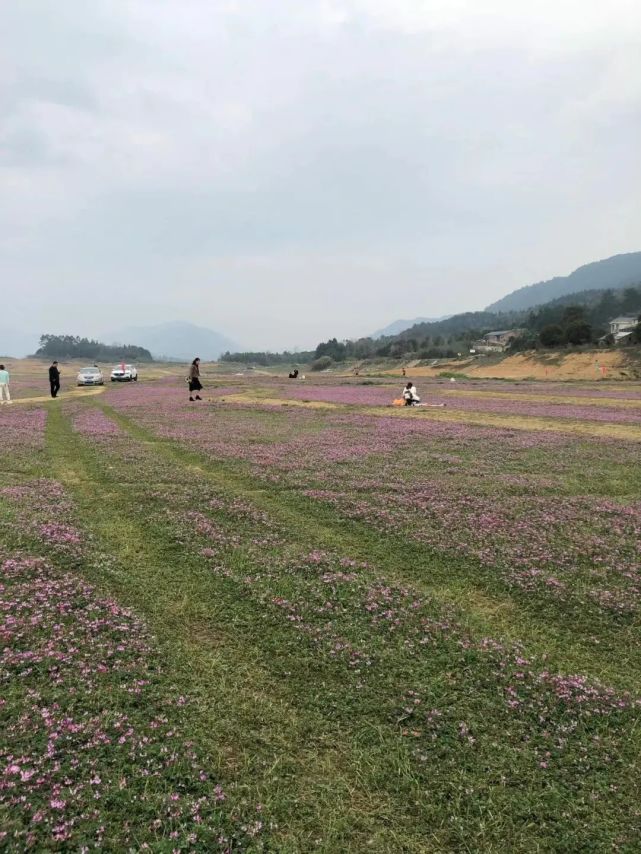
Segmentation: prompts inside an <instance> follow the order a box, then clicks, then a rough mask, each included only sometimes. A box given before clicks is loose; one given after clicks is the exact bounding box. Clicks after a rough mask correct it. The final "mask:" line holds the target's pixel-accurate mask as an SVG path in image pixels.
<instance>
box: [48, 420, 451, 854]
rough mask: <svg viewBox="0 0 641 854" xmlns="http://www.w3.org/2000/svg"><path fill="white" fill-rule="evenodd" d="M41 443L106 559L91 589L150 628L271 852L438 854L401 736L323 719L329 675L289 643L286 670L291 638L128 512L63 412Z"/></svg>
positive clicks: (331, 689) (200, 732)
mask: <svg viewBox="0 0 641 854" xmlns="http://www.w3.org/2000/svg"><path fill="white" fill-rule="evenodd" d="M47 440H48V447H49V449H50V453H51V465H52V469H53V472H52V473H53V474H54V475H55V477H57V478H58V479H59V480H60V481H61V482H62V483H63V484H64V485H65V487H66V488H67V489H68V490H69V491H70V493H71V494H72V495H73V498H74V502H75V504H76V505H77V506H78V508H79V509H80V511H81V512H82V514H83V521H84V522H85V523H86V527H88V528H89V529H90V530H91V531H92V533H93V534H94V537H95V538H96V540H97V542H98V543H99V545H100V548H101V550H102V551H103V552H104V553H105V555H106V556H107V558H108V560H105V561H103V562H102V565H97V566H96V569H95V577H94V578H91V579H90V580H91V581H94V582H96V583H98V584H100V585H101V586H105V585H106V586H107V587H108V588H109V589H110V590H111V591H112V592H114V593H115V594H116V595H117V597H118V598H119V599H120V600H121V601H123V602H124V603H126V605H127V606H128V607H131V608H134V609H136V610H137V611H138V613H140V614H144V615H145V617H146V619H147V620H148V622H149V624H150V626H151V628H152V630H153V631H154V634H155V635H156V637H157V638H158V639H159V642H160V644H161V646H162V649H163V652H164V654H165V655H166V657H167V659H168V661H169V663H170V667H169V669H170V671H171V672H172V677H173V681H175V682H176V683H177V684H179V685H181V686H182V687H183V688H184V692H185V693H188V694H189V695H190V697H192V698H193V700H192V708H193V709H194V720H193V723H194V738H195V740H197V741H198V742H199V743H200V744H201V745H204V747H205V749H206V750H207V751H208V752H209V753H210V754H211V755H212V756H216V757H217V761H218V763H219V765H220V766H222V767H224V768H225V770H226V772H227V776H229V775H230V774H235V775H236V777H237V779H238V781H239V782H238V788H237V789H236V794H238V789H241V790H246V793H247V798H248V800H249V801H250V802H260V803H263V804H264V805H265V814H266V815H269V816H270V817H271V818H272V819H275V820H276V821H277V823H278V825H279V827H280V829H279V830H277V831H275V832H274V836H275V838H276V839H277V840H278V843H277V847H276V848H274V849H272V850H275V851H283V852H289V851H291V852H299V851H300V852H307V851H309V850H310V849H312V848H313V849H314V850H318V851H327V852H332V854H334V852H336V851H346V852H347V851H361V850H364V849H365V848H366V849H367V850H369V851H380V852H387V851H389V850H402V851H408V852H414V851H416V852H419V851H421V852H422V851H430V850H444V848H443V847H442V846H439V845H438V844H437V843H436V841H435V842H434V844H433V845H432V844H430V845H427V844H426V843H425V841H424V834H422V833H421V832H418V831H417V830H416V822H417V820H418V818H417V811H418V804H419V803H420V802H421V801H422V800H423V801H424V799H425V797H426V794H425V793H423V792H422V791H420V790H419V788H418V786H417V784H416V781H415V780H414V778H413V775H412V771H411V767H410V763H409V756H408V755H407V752H406V748H405V746H404V745H402V744H400V745H399V743H398V738H397V736H396V734H395V733H394V732H393V731H391V730H389V729H388V728H385V727H382V728H380V730H378V731H375V732H374V731H372V732H368V733H364V732H361V733H360V735H359V736H358V737H356V732H353V731H352V729H351V726H349V725H348V726H347V727H346V725H345V722H344V721H341V720H340V719H336V718H335V717H334V716H333V714H332V713H331V712H330V714H329V715H328V714H327V712H326V711H323V707H324V701H325V702H326V698H327V696H330V697H331V696H332V695H333V694H335V693H336V692H337V691H340V690H341V686H340V678H339V677H340V674H339V673H338V672H336V669H335V668H334V667H333V666H331V665H330V666H326V665H322V664H319V662H318V659H317V656H315V654H314V651H313V650H312V649H309V650H307V649H306V648H305V646H304V645H301V644H300V641H299V640H298V639H296V640H295V657H294V658H292V655H293V653H292V637H291V633H290V631H289V629H288V627H284V628H282V629H279V628H278V627H274V626H273V625H269V628H268V631H267V629H266V628H265V626H266V623H265V615H264V613H263V612H262V611H260V610H259V609H258V608H256V607H255V606H254V605H253V604H252V603H250V602H247V601H242V597H241V601H239V591H238V589H237V587H236V586H235V585H234V584H233V582H231V581H227V580H224V579H219V578H216V577H214V576H212V574H211V572H209V570H208V569H207V567H206V565H205V564H204V562H203V560H202V559H198V557H196V556H194V555H193V554H190V553H189V552H188V551H186V550H184V549H181V548H180V547H179V546H178V545H176V544H175V543H172V542H171V541H170V540H169V539H162V531H159V530H158V528H157V527H154V526H153V525H151V524H147V523H146V522H145V521H144V514H142V513H141V510H136V511H132V510H131V509H130V498H131V491H130V488H129V485H128V484H117V483H114V482H109V483H102V482H101V478H100V468H99V465H98V463H97V459H96V456H95V451H94V450H92V449H90V448H88V447H87V446H86V445H83V443H82V441H81V440H80V439H79V438H78V437H77V436H76V435H75V434H74V433H73V432H72V430H71V425H70V423H69V421H68V419H67V418H66V416H65V415H64V414H63V413H62V412H61V411H60V410H53V411H52V412H51V415H50V418H49V422H48V428H47ZM135 441H137V439H136V440H135ZM153 444H154V445H155V443H153ZM181 462H182V461H181V460H178V459H176V463H181ZM194 473H195V476H200V475H198V474H197V473H196V471H195V470H194ZM239 559H240V560H242V557H241V558H239ZM241 594H242V591H241ZM310 684H311V685H312V686H313V685H316V687H315V688H311V689H310ZM303 689H306V690H303ZM330 707H331V703H330ZM230 745H233V748H230V747H229V746H230ZM385 769H387V772H386V770H385ZM228 788H229V787H228ZM408 804H409V806H408ZM424 805H425V804H424ZM428 812H429V811H428V810H427V808H426V814H428ZM437 837H438V834H436V836H435V837H434V838H435V840H436V839H437ZM316 840H318V841H316Z"/></svg>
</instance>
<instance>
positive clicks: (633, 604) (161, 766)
mask: <svg viewBox="0 0 641 854" xmlns="http://www.w3.org/2000/svg"><path fill="white" fill-rule="evenodd" d="M397 385H398V384H396V385H393V384H391V383H390V382H389V381H387V380H381V381H378V380H377V381H376V384H375V385H374V384H372V385H361V384H360V383H358V382H356V381H355V380H351V381H348V382H347V381H346V382H339V381H337V380H332V379H327V378H323V379H321V380H314V381H313V382H312V383H310V382H307V384H305V385H303V384H289V385H288V384H286V383H284V382H282V381H280V380H275V379H271V378H258V377H257V378H255V379H246V378H239V379H236V378H231V377H224V378H220V379H219V380H217V381H215V382H212V381H211V380H210V381H208V382H207V383H206V395H205V396H206V398H207V399H206V400H205V401H203V403H202V404H200V405H193V404H189V402H188V401H187V395H186V394H185V388H184V384H183V383H179V382H178V381H176V382H172V381H171V380H170V379H167V378H163V379H162V380H161V379H159V380H158V381H155V382H149V383H147V384H143V383H139V384H138V386H137V387H120V388H116V389H107V391H106V393H105V394H104V395H101V396H97V397H91V398H89V397H88V398H87V399H86V400H79V399H78V398H77V397H74V398H73V399H70V400H69V401H67V402H65V401H64V400H61V401H56V402H55V404H53V405H52V404H47V405H46V406H43V405H41V404H38V405H37V406H36V405H33V406H32V407H27V406H25V407H22V408H20V409H19V408H18V407H15V408H12V409H9V408H7V409H6V410H3V411H2V413H0V422H1V424H0V426H1V427H2V431H3V438H4V441H5V447H6V448H7V449H8V451H9V453H8V458H9V459H10V461H11V462H10V464H9V465H7V466H5V467H4V469H3V471H2V474H1V475H0V513H1V516H0V620H1V623H0V632H1V633H2V644H1V646H2V670H1V678H2V694H1V699H0V723H1V724H2V727H1V731H2V735H1V736H0V739H1V741H0V828H1V833H2V836H1V837H0V848H2V849H3V850H10V851H22V850H30V849H31V850H51V851H66V850H86V851H91V850H111V851H129V850H131V851H138V850H151V851H163V852H164V851H167V852H170V851H203V852H207V851H221V852H222V851H250V852H251V851H275V852H276V851H277V852H308V851H325V852H337V851H341V852H342V851H355V852H359V851H377V852H391V851H407V852H431V851H453V850H455V851H459V850H460V851H495V850H499V849H503V850H505V849H507V850H518V851H563V852H565V851H630V852H632V851H637V850H639V845H640V844H641V841H640V840H641V809H640V808H639V803H641V790H640V789H641V784H640V782H639V780H640V779H641V775H640V773H639V772H640V771H641V769H640V768H639V748H640V746H641V733H640V731H639V730H640V728H639V727H638V721H639V716H640V714H641V690H640V689H639V685H640V684H641V680H640V678H639V677H640V676H641V649H640V645H639V623H640V610H641V575H640V574H641V547H640V544H641V488H640V487H639V468H640V466H639V460H640V457H641V441H639V439H635V438H634V437H635V432H634V431H635V430H636V428H637V425H638V426H641V423H640V422H641V408H638V407H639V402H640V400H641V393H640V390H639V388H638V387H636V386H635V385H633V384H628V385H626V386H621V387H617V386H614V385H607V386H604V387H598V386H596V385H595V384H592V385H591V386H589V387H588V386H567V387H566V386H564V387H563V388H562V389H561V388H559V387H555V390H553V391H549V390H548V389H547V388H546V387H544V385H543V384H532V386H531V387H529V386H528V384H526V383H520V384H518V386H516V385H514V386H513V384H509V385H508V384H504V383H503V384H501V383H490V382H487V381H484V382H483V383H478V384H475V383H465V384H460V385H459V386H457V387H456V388H452V387H451V386H450V385H449V384H445V383H434V384H433V386H431V387H429V386H427V384H424V387H423V388H422V389H421V391H422V392H423V395H424V399H428V398H429V399H434V400H439V399H440V400H443V401H446V402H447V404H448V405H447V407H446V410H447V411H449V410H452V411H456V407H457V406H458V407H459V411H460V412H463V414H465V413H466V412H467V411H468V408H469V407H472V406H474V407H475V413H477V414H478V413H480V418H479V419H477V421H476V422H474V423H472V422H469V421H465V420H457V419H456V418H454V417H451V418H450V416H449V415H447V416H443V415H442V412H441V410H434V411H432V412H430V411H429V410H425V411H423V412H412V413H405V412H404V413H402V415H400V416H399V413H397V412H394V411H393V410H391V409H388V407H387V406H386V404H387V403H389V400H390V399H391V398H392V397H393V396H395V393H396V392H397V391H398V389H397V388H396V386H397ZM564 395H565V396H566V397H567V399H568V400H569V401H570V402H567V403H565V402H564V401H563V399H562V398H563V396H564ZM550 398H561V400H552V401H551V400H550ZM288 401H289V403H288ZM307 401H309V402H310V405H309V406H308V405H307V403H306V402H307ZM318 402H327V403H328V404H331V406H330V408H316V407H315V406H314V405H313V404H315V403H318ZM526 410H527V411H526ZM511 412H512V413H514V415H515V420H514V424H515V425H519V428H518V429H516V428H515V426H514V425H512V424H510V422H509V418H510V413H511ZM483 413H490V414H494V415H497V416H500V419H501V421H500V425H499V424H498V423H490V422H489V421H488V422H487V423H483V422H482V418H483ZM523 414H525V415H528V416H534V417H535V418H538V417H540V418H541V425H542V424H545V429H542V427H541V425H537V427H536V428H534V429H524V428H523V424H522V422H519V421H518V418H517V417H516V416H519V415H523ZM623 416H625V426H626V428H628V430H629V433H626V436H628V438H625V439H622V438H621V434H620V433H618V429H619V427H620V425H621V423H622V420H621V419H622V417H623ZM568 421H569V422H572V424H574V423H575V422H576V423H579V424H581V425H582V426H587V427H589V426H590V425H592V424H593V425H598V428H599V432H598V433H597V434H595V435H594V436H586V435H576V434H574V433H572V432H571V431H569V430H568V429H567V423H568ZM610 427H611V435H608V429H609V428H610ZM640 438H641V433H640Z"/></svg>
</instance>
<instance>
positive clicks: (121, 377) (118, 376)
mask: <svg viewBox="0 0 641 854" xmlns="http://www.w3.org/2000/svg"><path fill="white" fill-rule="evenodd" d="M132 381H133V382H137V381H138V371H137V370H136V366H135V365H116V367H115V368H114V369H113V371H112V372H111V382H112V383H130V382H132Z"/></svg>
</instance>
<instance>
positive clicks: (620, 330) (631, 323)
mask: <svg viewBox="0 0 641 854" xmlns="http://www.w3.org/2000/svg"><path fill="white" fill-rule="evenodd" d="M638 323H639V321H638V319H637V317H636V316H634V317H633V316H632V315H626V316H624V317H615V318H614V320H611V321H610V335H611V336H612V337H613V338H614V343H615V344H618V343H619V342H620V341H624V340H625V339H626V338H629V337H630V335H632V333H633V332H634V330H635V328H636V326H637V324H638Z"/></svg>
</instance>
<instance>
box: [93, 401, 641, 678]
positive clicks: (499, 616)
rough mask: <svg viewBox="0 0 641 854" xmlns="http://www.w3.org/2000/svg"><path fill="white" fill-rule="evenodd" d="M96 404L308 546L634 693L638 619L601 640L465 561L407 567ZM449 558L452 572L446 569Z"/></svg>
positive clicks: (391, 547)
mask: <svg viewBox="0 0 641 854" xmlns="http://www.w3.org/2000/svg"><path fill="white" fill-rule="evenodd" d="M96 403H97V405H98V406H99V408H100V409H101V410H102V411H103V412H105V413H106V414H107V415H108V416H109V417H110V418H112V419H113V420H114V421H115V422H117V423H118V424H119V425H120V426H121V427H122V428H123V429H124V430H125V431H127V433H128V434H129V435H131V436H133V437H135V438H136V439H138V440H140V441H141V442H144V443H145V444H146V445H148V446H152V447H154V449H155V450H156V451H157V452H158V453H160V454H163V455H164V456H165V457H167V458H169V459H171V460H173V461H176V462H177V463H180V465H182V466H188V467H190V468H191V470H193V471H194V472H195V473H197V474H198V475H199V476H202V477H204V478H206V479H207V480H208V481H209V482H211V483H212V484H213V485H215V486H217V487H218V488H220V489H221V490H223V491H227V492H229V493H233V494H235V495H238V496H244V497H247V498H249V499H251V500H252V501H253V502H254V503H255V504H256V505H257V506H259V507H261V509H263V510H265V511H267V512H268V513H270V514H271V515H272V516H273V518H274V519H276V520H278V521H279V522H280V523H281V524H283V525H284V526H285V527H287V528H289V529H292V530H293V529H295V527H296V526H298V525H299V524H300V520H301V518H304V519H305V537H306V540H307V541H309V543H310V545H311V544H316V546H317V547H320V548H327V549H329V550H334V551H338V552H342V553H346V554H350V555H352V556H353V557H354V558H356V559H359V560H364V561H368V562H371V563H374V564H375V565H376V566H377V567H378V568H380V569H381V570H382V571H384V572H385V574H386V576H387V577H389V578H390V580H394V581H396V582H398V583H401V584H411V585H412V586H413V587H414V588H416V589H417V590H418V591H420V592H423V593H425V594H427V595H429V596H431V597H433V598H435V599H437V600H439V601H441V602H442V603H443V604H444V605H446V606H451V605H453V606H454V607H456V608H457V609H459V610H460V612H461V614H460V617H461V620H462V621H464V622H465V623H466V624H467V625H468V626H469V628H470V630H471V631H473V632H474V633H475V634H477V635H492V636H494V637H501V638H505V639H508V640H511V641H515V642H523V643H524V644H526V645H527V646H528V648H530V649H531V650H532V651H533V652H536V653H537V654H542V655H545V656H547V658H548V660H549V662H550V666H551V667H557V668H558V669H559V670H565V671H577V672H583V673H586V674H590V676H592V677H593V678H596V679H600V680H603V681H606V682H610V683H612V684H616V685H618V686H619V687H621V688H624V689H626V690H632V691H634V690H636V688H637V686H638V685H639V683H640V682H641V646H640V645H639V643H638V632H639V624H638V620H634V621H633V622H630V623H627V624H626V625H624V626H621V627H620V628H619V629H618V630H617V631H616V633H614V632H613V633H612V637H611V638H610V639H609V641H607V642H606V638H604V637H603V636H601V637H597V636H596V635H595V634H593V633H592V632H585V631H584V632H583V633H579V632H578V631H577V628H576V626H575V625H573V623H572V622H571V621H570V619H569V617H568V615H566V614H564V613H563V611H562V610H555V609H554V606H553V604H552V605H551V607H550V609H549V611H548V612H547V613H545V615H544V616H538V615H537V612H536V610H531V609H529V608H527V607H526V606H524V604H523V600H522V599H519V597H518V594H517V595H515V596H512V595H511V594H510V593H509V592H507V591H506V592H503V591H501V593H500V594H499V593H497V592H496V591H495V590H493V589H492V587H491V580H490V582H489V583H488V581H487V579H488V578H489V576H488V573H487V570H485V571H484V570H483V569H482V568H480V567H478V566H476V565H474V564H473V563H472V562H466V561H464V560H463V559H453V558H449V559H448V558H443V557H441V556H440V555H436V554H434V553H432V552H430V551H429V550H428V549H423V548H421V547H420V546H418V545H417V546H415V547H414V548H413V551H412V562H411V565H409V566H408V564H407V562H406V561H405V560H402V561H399V558H398V555H399V554H401V553H402V550H403V541H402V538H401V537H396V538H395V537H394V536H392V535H384V536H382V537H381V536H379V535H378V533H377V532H376V531H373V530H372V529H371V528H369V527H367V525H365V524H363V523H360V522H358V521H355V520H349V519H345V518H341V517H338V516H337V515H336V513H335V511H334V510H333V509H332V508H330V507H324V506H322V505H319V504H318V503H317V502H314V500H313V499H308V498H306V497H304V496H301V495H300V493H298V492H295V491H293V490H291V489H289V488H288V487H286V486H285V487H284V486H279V487H278V488H274V489H269V488H267V487H266V486H264V485H262V484H261V485H260V486H258V487H257V486H256V483H255V479H253V477H252V475H251V474H250V473H248V472H246V473H244V472H243V471H242V468H240V467H239V466H237V465H231V464H230V463H229V462H227V461H219V462H213V461H212V460H211V459H209V458H207V457H206V456H205V454H204V453H199V452H198V451H191V450H189V449H186V448H184V447H183V446H181V445H180V444H179V442H177V441H176V440H172V439H166V438H161V437H158V436H156V435H155V434H153V433H152V432H151V431H149V430H147V429H146V428H144V427H141V426H140V425H139V424H138V423H137V422H136V421H134V420H133V419H132V418H129V417H128V416H126V415H122V414H121V413H120V412H118V411H116V410H114V409H113V408H112V407H110V406H109V405H107V404H105V403H103V402H102V401H96ZM454 563H455V564H456V567H457V570H455V571H454V572H453V564H454ZM454 573H455V574H454ZM426 579H427V580H426ZM595 631H596V629H595Z"/></svg>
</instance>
